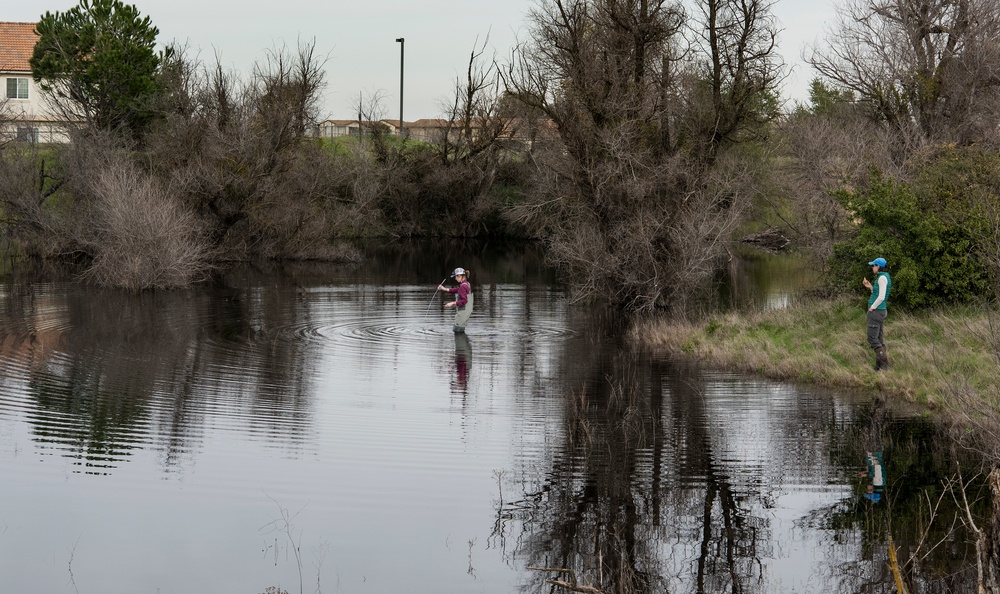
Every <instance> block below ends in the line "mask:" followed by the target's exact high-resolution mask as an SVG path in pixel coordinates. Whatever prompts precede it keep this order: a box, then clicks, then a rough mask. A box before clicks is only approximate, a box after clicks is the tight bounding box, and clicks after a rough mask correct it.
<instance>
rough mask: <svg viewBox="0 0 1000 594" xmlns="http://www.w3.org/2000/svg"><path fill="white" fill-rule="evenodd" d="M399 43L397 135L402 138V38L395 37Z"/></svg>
mask: <svg viewBox="0 0 1000 594" xmlns="http://www.w3.org/2000/svg"><path fill="white" fill-rule="evenodd" d="M396 43H398V44H399V132H398V134H399V137H400V138H403V45H404V42H403V38H402V37H399V38H397V39H396Z"/></svg>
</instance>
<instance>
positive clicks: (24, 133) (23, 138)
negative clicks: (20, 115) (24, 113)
mask: <svg viewBox="0 0 1000 594" xmlns="http://www.w3.org/2000/svg"><path fill="white" fill-rule="evenodd" d="M17 141H18V142H38V128H18V129H17Z"/></svg>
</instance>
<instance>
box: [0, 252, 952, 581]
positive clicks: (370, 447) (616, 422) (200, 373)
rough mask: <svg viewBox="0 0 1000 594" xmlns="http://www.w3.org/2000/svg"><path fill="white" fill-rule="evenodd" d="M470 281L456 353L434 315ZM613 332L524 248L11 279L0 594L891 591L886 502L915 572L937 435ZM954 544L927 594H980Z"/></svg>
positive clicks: (2, 356) (1, 425)
mask: <svg viewBox="0 0 1000 594" xmlns="http://www.w3.org/2000/svg"><path fill="white" fill-rule="evenodd" d="M454 266H465V267H468V268H471V269H472V281H473V284H474V290H475V294H476V311H475V314H474V315H473V317H472V322H471V323H470V326H469V330H468V333H467V335H466V336H461V335H459V336H456V335H454V334H453V333H452V331H451V324H450V317H451V315H450V314H449V313H445V312H444V311H443V310H442V307H441V305H442V302H443V299H444V297H443V296H441V295H436V294H435V293H434V287H435V286H436V285H437V283H438V282H439V281H440V280H441V278H442V277H444V276H446V274H447V272H448V271H449V270H451V268H453V267H454ZM741 283H742V284H740V283H734V286H737V285H738V286H743V287H745V286H746V284H747V281H746V279H745V278H744V279H743V281H741ZM751 284H753V283H751ZM754 286H756V287H758V288H757V289H754V290H752V291H751V290H748V289H745V288H744V289H741V290H740V292H741V293H750V294H755V295H758V296H759V295H763V298H762V299H763V301H762V302H763V303H765V304H773V303H775V302H779V303H780V302H782V301H783V300H784V299H785V298H786V297H785V296H783V295H784V294H780V293H779V294H777V295H778V296H775V294H774V293H769V292H768V290H766V289H764V290H762V289H760V288H759V284H754ZM735 294H736V291H735V290H734V295H735ZM859 319H861V318H860V316H859ZM861 323H862V324H863V321H862V322H861ZM621 327H622V322H621V321H620V320H615V319H613V318H611V317H608V316H606V315H603V314H600V313H597V312H593V311H589V310H587V309H585V308H582V307H578V306H571V305H570V304H569V303H568V302H567V298H566V295H565V294H564V292H563V291H562V289H561V288H560V287H559V286H558V285H557V284H556V283H555V282H554V281H553V279H552V277H551V275H550V273H549V272H547V271H546V270H545V268H544V267H543V266H542V265H541V262H540V260H539V258H538V255H537V254H536V253H534V251H533V250H531V249H525V248H523V247H514V248H497V247H489V246H443V245H439V246H426V245H425V246H420V247H419V249H416V248H413V247H411V248H409V249H400V250H390V249H385V250H382V251H380V252H377V253H373V255H372V257H371V259H370V260H369V261H368V262H366V263H365V264H364V265H362V266H358V267H339V266H328V265H305V264H303V265H290V266H284V267H281V268H274V269H270V268H255V267H241V268H238V269H236V270H233V271H229V272H226V273H223V274H220V276H219V279H218V281H217V282H216V283H214V284H213V285H211V286H208V287H200V288H197V289H193V290H190V291H183V292H170V293H156V294H150V295H139V296H129V295H123V294H120V293H115V292H106V291H99V290H95V289H91V288H86V287H82V286H80V285H77V284H73V283H69V282H55V281H51V280H49V281H42V280H34V279H31V278H25V277H23V276H21V277H19V276H10V277H9V278H8V279H7V280H6V282H5V284H4V285H3V286H2V292H0V372H2V374H0V473H2V476H3V483H4V484H3V486H2V487H0V592H18V593H33V592H45V593H61V592H67V593H81V594H84V593H90V592H94V593H101V594H108V593H115V592H121V593H135V592H151V593H153V592H205V593H214V594H219V593H234V594H237V593H238V594H255V593H259V592H264V591H265V590H267V589H268V588H271V587H276V588H280V589H281V590H287V591H288V592H290V593H295V592H328V593H329V592H348V593H353V592H374V593H383V592H386V593H387V592H488V593H504V592H519V591H528V592H536V591H537V592H543V591H544V592H549V591H553V590H552V588H553V586H551V585H549V584H547V583H546V580H550V579H556V580H564V581H567V582H569V581H572V579H574V578H575V579H578V580H579V583H580V584H596V583H603V584H605V585H606V586H610V587H612V589H609V591H613V590H614V589H618V590H619V591H624V590H626V589H627V588H632V590H631V591H637V592H638V591H649V592H723V591H725V592H848V591H856V592H890V591H893V586H892V583H891V576H890V575H889V574H888V573H887V571H886V569H885V560H886V548H885V533H886V527H887V526H888V518H889V511H888V509H887V508H888V504H889V503H890V502H891V503H892V506H893V507H892V519H893V526H894V536H895V537H896V539H897V542H899V543H900V544H901V545H902V546H903V547H904V551H905V550H907V549H906V547H910V546H913V543H915V542H916V539H917V537H918V536H919V533H920V530H921V529H922V527H923V526H922V525H921V524H920V523H919V521H918V520H917V518H918V516H919V510H920V506H921V502H922V501H923V499H922V497H923V493H925V492H926V489H928V488H931V489H933V488H934V486H935V485H937V484H939V483H940V479H941V478H942V477H943V476H944V474H945V473H946V472H947V470H948V468H949V467H948V463H949V460H950V458H949V456H948V455H947V452H943V451H942V448H941V447H940V445H938V446H935V445H934V441H933V440H934V439H935V436H934V434H933V432H932V431H931V430H930V428H929V427H927V426H925V425H924V424H922V423H921V422H919V421H916V420H913V419H907V418H903V417H900V416H898V415H894V414H892V413H888V412H885V411H883V410H881V409H880V408H878V407H876V406H873V404H872V403H871V402H870V401H869V400H867V399H863V398H860V399H859V398H852V397H850V396H848V395H844V394H836V393H830V392H827V391H824V390H819V389H816V388H812V387H801V386H792V385H787V384H778V383H773V382H768V381H764V380H760V379H754V378H750V377H746V376H742V375H736V374H730V373H720V372H714V371H706V370H703V369H699V368H696V367H694V366H691V365H690V364H682V363H680V362H675V361H667V360H656V359H652V358H650V357H648V356H645V355H643V354H641V353H636V352H633V351H632V350H630V349H629V348H627V347H626V346H625V345H623V344H621V341H620V339H619V338H617V337H616V336H617V334H618V332H617V330H620V329H621ZM860 332H862V330H861V329H859V333H860ZM859 336H860V334H859ZM869 450H874V451H882V452H883V457H884V461H885V467H886V479H887V480H886V490H885V492H884V493H883V494H882V501H880V502H879V503H873V502H871V500H870V499H866V498H865V497H864V496H863V493H864V492H865V488H866V484H867V483H869V482H871V481H870V476H869V475H868V474H867V473H866V465H865V452H866V451H869ZM966 540H967V539H965V538H964V537H962V536H961V535H960V534H956V535H954V536H952V537H950V540H949V541H948V546H946V547H942V548H941V549H939V550H938V552H937V553H935V555H934V556H931V557H929V558H928V559H927V560H926V561H925V562H924V563H923V564H922V565H921V566H920V568H919V570H918V571H915V572H914V573H913V575H914V578H913V579H914V580H916V581H915V583H917V584H918V585H922V590H921V591H963V590H964V588H965V587H966V586H968V582H967V580H968V577H969V575H970V573H969V571H968V565H967V563H966V562H965V561H964V560H965V559H966V558H967V557H968V555H969V552H968V551H969V550H970V549H969V548H968V546H967V542H966ZM539 568H541V569H539ZM561 569H566V570H572V572H573V573H569V572H563V571H556V570H561ZM556 591H558V590H556Z"/></svg>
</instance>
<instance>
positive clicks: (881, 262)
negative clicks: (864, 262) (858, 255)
mask: <svg viewBox="0 0 1000 594" xmlns="http://www.w3.org/2000/svg"><path fill="white" fill-rule="evenodd" d="M868 265H869V266H878V267H879V268H885V258H875V259H874V260H872V261H871V262H869V263H868Z"/></svg>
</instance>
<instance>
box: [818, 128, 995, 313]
mask: <svg viewBox="0 0 1000 594" xmlns="http://www.w3.org/2000/svg"><path fill="white" fill-rule="evenodd" d="M909 167H910V169H911V170H914V171H915V174H914V175H913V179H912V180H910V181H897V180H892V179H889V178H887V177H886V176H884V175H882V174H881V173H879V172H874V173H873V174H872V178H871V182H870V183H869V184H868V186H867V187H865V188H861V189H843V190H838V191H837V192H835V195H836V197H837V199H838V200H839V202H840V203H841V205H843V206H844V208H846V209H847V210H848V211H849V212H850V213H852V214H853V216H854V217H855V218H856V221H857V230H856V233H855V234H854V235H853V236H852V237H851V238H850V239H848V240H846V241H842V242H840V243H838V244H836V245H835V246H834V252H833V258H832V262H831V272H832V276H833V278H832V281H833V282H834V284H835V288H837V289H839V290H846V291H848V292H852V293H864V292H865V289H863V287H862V285H861V279H862V278H863V277H865V276H871V271H870V267H869V266H868V265H867V263H868V262H869V261H871V260H873V259H875V258H877V257H883V258H885V259H886V260H887V261H888V263H889V266H888V269H889V273H890V274H891V275H892V279H893V285H892V294H891V295H892V296H891V300H892V302H893V303H894V304H896V305H899V306H902V307H905V308H911V309H914V308H922V307H934V306H939V305H948V304H955V303H968V302H972V301H974V300H977V299H981V298H983V297H986V296H988V295H989V294H990V279H991V277H992V278H996V277H997V276H1000V266H998V264H1000V261H998V259H997V258H991V257H990V251H989V249H988V248H989V247H990V246H995V245H996V243H997V241H998V240H1000V235H998V233H997V228H996V226H992V227H991V225H990V224H989V220H990V219H989V217H987V216H986V213H988V212H991V211H992V212H995V211H996V210H997V203H998V197H997V191H996V190H997V188H1000V155H998V154H997V153H995V152H992V151H987V150H983V149H979V148H976V147H961V148H959V147H954V146H951V145H949V146H944V147H938V148H937V149H935V150H932V151H929V152H928V153H926V154H923V155H920V156H918V157H917V158H915V159H913V160H912V162H911V163H910V164H909Z"/></svg>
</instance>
